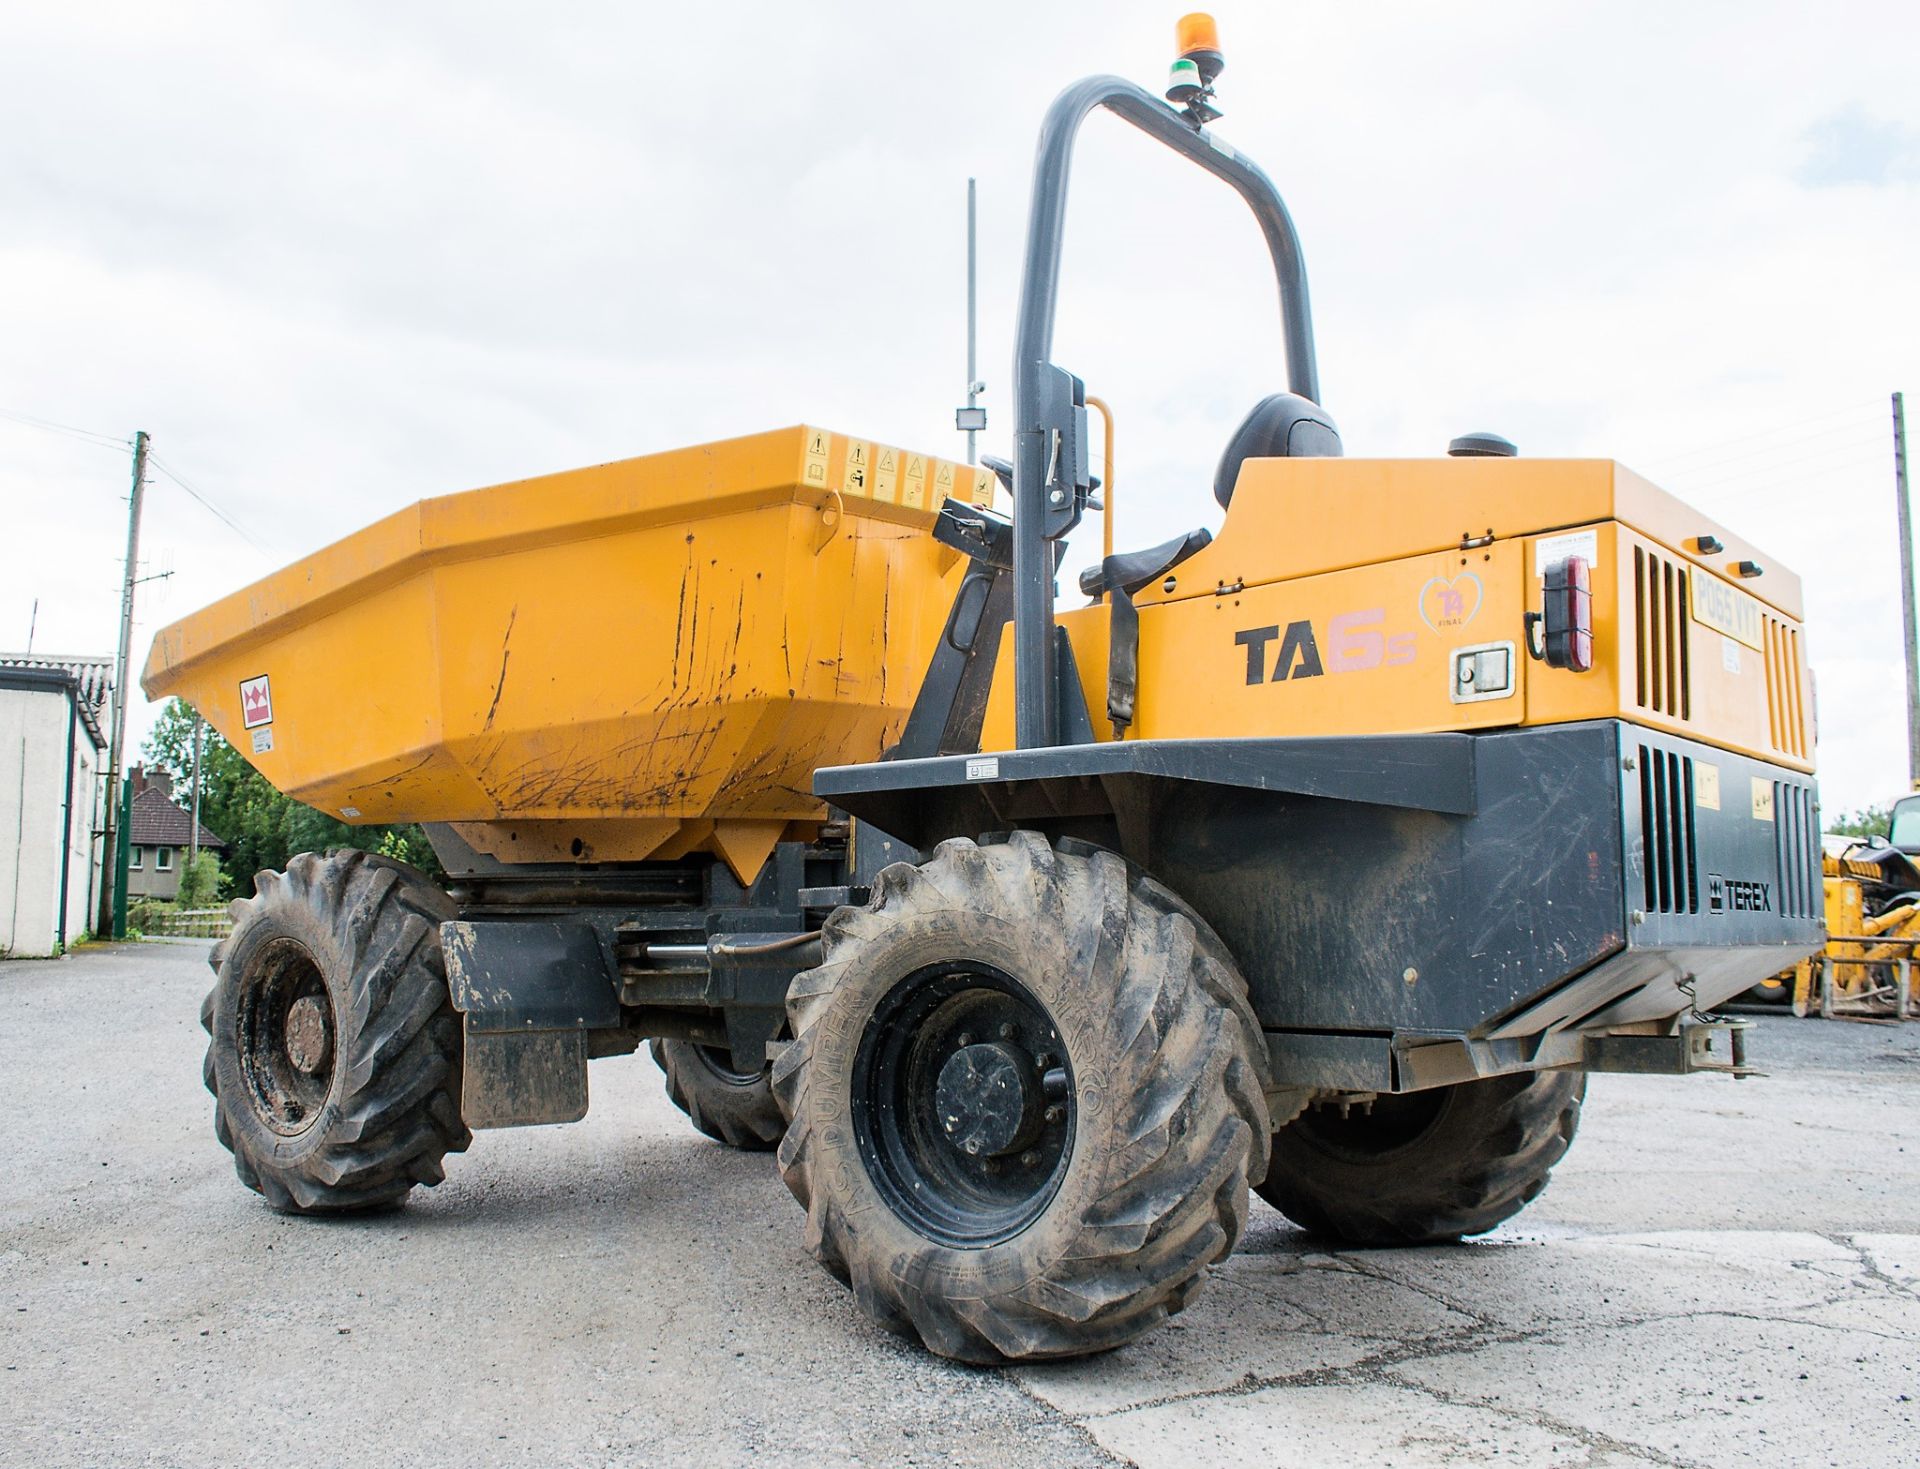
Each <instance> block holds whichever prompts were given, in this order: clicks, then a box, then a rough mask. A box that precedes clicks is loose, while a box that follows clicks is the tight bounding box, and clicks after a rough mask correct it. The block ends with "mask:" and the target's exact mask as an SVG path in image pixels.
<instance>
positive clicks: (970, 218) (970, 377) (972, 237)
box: [967, 179, 980, 464]
mask: <svg viewBox="0 0 1920 1469" xmlns="http://www.w3.org/2000/svg"><path fill="white" fill-rule="evenodd" d="M977 227H978V216H977V214H976V212H975V204H974V181H973V180H972V179H968V180H967V407H969V408H972V407H973V406H974V405H975V404H977V403H978V402H979V401H980V372H979V367H978V363H977V361H976V359H975V347H976V346H977V344H978V333H977V331H976V329H975V328H976V324H977V321H978V315H979V295H978V291H977V289H976V285H975V282H976V278H977V276H976V272H977V269H978V256H979V250H978V247H977V238H976V230H977ZM968 421H969V422H972V421H973V416H972V415H969V417H968ZM977 435H978V430H975V429H971V428H969V429H968V430H967V463H969V464H972V463H974V462H975V460H974V439H975V438H976V437H977Z"/></svg>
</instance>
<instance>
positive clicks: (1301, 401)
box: [1213, 393, 1341, 509]
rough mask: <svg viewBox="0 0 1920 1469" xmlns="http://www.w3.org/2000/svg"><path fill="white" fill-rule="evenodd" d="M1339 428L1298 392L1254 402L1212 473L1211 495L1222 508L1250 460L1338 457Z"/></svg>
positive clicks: (1228, 441) (1320, 409)
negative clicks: (1241, 471)
mask: <svg viewBox="0 0 1920 1469" xmlns="http://www.w3.org/2000/svg"><path fill="white" fill-rule="evenodd" d="M1340 455H1341V448H1340V430H1339V429H1338V428H1336V427H1334V423H1333V419H1332V418H1331V417H1329V416H1328V414H1327V410H1326V409H1324V408H1322V407H1321V406H1320V405H1319V404H1318V403H1315V402H1313V401H1312V400H1311V399H1309V398H1302V397H1301V396H1300V395H1299V394H1298V393H1275V394H1274V395H1273V396H1272V397H1270V398H1262V399H1261V400H1260V401H1259V402H1258V403H1257V404H1255V405H1254V409H1253V412H1251V413H1249V414H1248V415H1247V416H1246V417H1245V418H1244V419H1242V420H1241V422H1240V427H1239V428H1237V429H1235V430H1234V431H1233V437H1232V438H1231V439H1229V440H1227V452H1226V453H1224V454H1222V455H1221V456H1220V467H1219V468H1218V469H1216V470H1215V471H1214V473H1213V498H1214V499H1216V500H1218V501H1219V502H1220V506H1221V508H1222V509H1225V508H1226V506H1227V504H1228V502H1230V501H1231V500H1232V499H1233V487H1234V485H1235V484H1236V483H1238V482H1239V479H1240V466H1241V465H1243V464H1245V463H1246V462H1247V461H1248V460H1249V459H1302V458H1317V459H1338V458H1339V457H1340Z"/></svg>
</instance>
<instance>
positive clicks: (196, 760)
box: [187, 709, 206, 871]
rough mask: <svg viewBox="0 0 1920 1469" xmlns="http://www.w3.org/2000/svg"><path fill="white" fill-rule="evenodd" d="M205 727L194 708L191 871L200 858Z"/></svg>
mask: <svg viewBox="0 0 1920 1469" xmlns="http://www.w3.org/2000/svg"><path fill="white" fill-rule="evenodd" d="M205 728H206V726H205V725H203V724H202V723H201V722H200V711H199V710H198V709H196V710H194V711H193V777H192V780H193V791H192V795H191V797H190V799H191V802H192V817H193V825H192V827H191V828H190V829H189V830H188V832H187V868H188V870H189V871H191V870H192V868H193V864H194V863H195V862H197V861H199V860H200V735H201V731H202V730H203V729H205Z"/></svg>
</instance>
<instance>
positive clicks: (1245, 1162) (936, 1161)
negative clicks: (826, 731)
mask: <svg viewBox="0 0 1920 1469" xmlns="http://www.w3.org/2000/svg"><path fill="white" fill-rule="evenodd" d="M822 945H823V952H822V962H821V964H820V966H819V967H818V968H816V969H813V970H810V971H808V972H806V973H804V974H802V975H800V976H799V977H798V978H796V979H795V981H794V983H793V986H792V988H791V989H790V991H789V992H788V1000H787V1013H788V1016H789V1019H790V1021H791V1023H792V1027H793V1033H794V1037H795V1039H794V1041H793V1044H792V1045H790V1046H788V1047H787V1048H786V1050H785V1051H784V1052H783V1053H782V1054H781V1056H780V1059H779V1060H778V1061H777V1062H776V1063H775V1065H774V1071H773V1085H774V1091H775V1094H776V1095H777V1096H778V1097H779V1098H780V1101H781V1104H782V1106H783V1107H785V1109H786V1110H787V1113H788V1115H789V1117H790V1119H791V1121H790V1124H789V1127H788V1129H787V1134H786V1138H785V1140H784V1141H783V1142H782V1143H781V1145H780V1153H779V1160H780V1169H781V1174H782V1176H783V1177H784V1178H785V1180H786V1183H787V1186H788V1187H789V1188H790V1189H791V1190H792V1191H793V1194H794V1196H795V1197H796V1198H797V1199H799V1201H800V1202H801V1204H802V1205H803V1206H805V1208H806V1210H807V1233H806V1242H807V1246H808V1248H809V1250H810V1251H811V1252H812V1253H813V1255H814V1256H815V1258H816V1259H818V1260H819V1261H820V1262H821V1264H822V1265H824V1266H825V1267H826V1268H827V1269H828V1270H829V1271H831V1272H832V1273H833V1274H835V1275H836V1276H838V1277H839V1278H840V1279H841V1280H843V1281H846V1282H848V1283H849V1284H850V1285H851V1286H852V1287H853V1292H854V1297H855V1299H856V1301H857V1302H858V1304H859V1306H860V1307H861V1309H862V1310H864V1311H865V1312H866V1313H867V1314H868V1315H870V1316H871V1317H873V1318H874V1319H875V1320H877V1321H879V1322H880V1323H881V1324H882V1325H885V1326H887V1327H889V1328H891V1329H893V1330H895V1331H899V1332H902V1333H903V1334H907V1335H912V1336H917V1337H918V1338H919V1339H920V1340H921V1341H922V1342H924V1343H925V1344H926V1345H927V1347H929V1348H930V1349H931V1350H933V1351H934V1352H936V1353H938V1354H940V1355H941V1356H945V1357H953V1358H957V1359H959V1360H962V1361H968V1362H981V1363H993V1362H1003V1361H1018V1360H1029V1359H1034V1358H1045V1357H1068V1356H1077V1355H1080V1354H1083V1353H1088V1352H1097V1351H1104V1350H1106V1349H1108V1348H1110V1347H1116V1346H1119V1345H1121V1344H1122V1343H1124V1342H1128V1341H1132V1340H1133V1339H1134V1338H1136V1337H1138V1336H1140V1335H1141V1334H1142V1333H1144V1332H1146V1331H1148V1330H1150V1329H1151V1328H1152V1327H1154V1326H1155V1325H1157V1324H1158V1323H1159V1322H1161V1321H1163V1320H1164V1319H1166V1318H1167V1317H1168V1316H1170V1315H1172V1314H1173V1313H1174V1312H1176V1311H1179V1310H1180V1309H1181V1308H1182V1307H1183V1306H1185V1305H1186V1303H1187V1300H1188V1299H1189V1297H1190V1296H1191V1295H1192V1294H1193V1292H1194V1291H1195V1290H1196V1289H1198V1287H1199V1285H1200V1283H1201V1281H1202V1279H1203V1278H1204V1276H1205V1272H1206V1269H1207V1266H1209V1265H1210V1264H1212V1263H1214V1262H1215V1261H1218V1260H1221V1259H1224V1258H1225V1257H1226V1256H1227V1255H1228V1254H1229V1253H1231V1251H1232V1250H1233V1247H1234V1245H1235V1244H1236V1243H1237V1242H1238V1240H1239V1238H1240V1235H1241V1232H1242V1231H1243V1229H1244V1228H1245V1225H1246V1218H1247V1208H1248V1199H1247V1189H1248V1184H1249V1181H1250V1180H1252V1181H1257V1180H1258V1179H1259V1178H1260V1177H1261V1176H1262V1175H1263V1174H1264V1172H1265V1169H1266V1162H1267V1145H1268V1140H1269V1136H1270V1131H1269V1127H1268V1113H1267V1103H1266V1097H1265V1091H1264V1083H1265V1064H1264V1063H1265V1055H1264V1050H1263V1048H1262V1046H1261V1043H1260V1031H1259V1027H1258V1024H1257V1022H1256V1021H1255V1020H1254V1017H1253V1014H1252V1011H1251V1010H1250V1009H1249V1008H1248V1005H1247V1001H1246V987H1245V984H1244V982H1243V981H1242V979H1241V978H1240V975H1239V974H1238V972H1237V971H1236V970H1235V969H1234V967H1233V965H1232V962H1231V960H1230V959H1229V958H1228V956H1227V953H1226V950H1225V949H1224V948H1223V947H1222V946H1221V945H1220V942H1219V940H1218V939H1217V938H1216V937H1215V936H1214V935H1213V933H1212V931H1211V930H1210V929H1208V928H1207V927H1206V925H1205V924H1204V923H1203V922H1202V921H1201V920H1200V919H1199V918H1198V917H1197V916H1195V915H1194V914H1193V912H1192V911H1191V910H1190V909H1189V908H1187V906H1186V905H1185V904H1184V903H1182V902H1181V901H1180V900H1179V899H1178V898H1177V897H1175V896H1174V895H1173V894H1172V893H1171V892H1169V891H1168V890H1167V889H1165V888H1163V887H1161V886H1160V885H1159V884H1158V883H1155V882H1153V881H1152V880H1151V879H1149V878H1146V877H1143V876H1140V875H1138V874H1136V873H1134V872H1132V871H1131V870H1130V869H1129V868H1128V867H1127V865H1126V863H1125V862H1123V861H1122V860H1121V859H1120V858H1119V857H1117V856H1115V855H1114V854H1113V853H1111V852H1105V851H1100V850H1097V849H1093V848H1087V847H1081V846H1078V845H1075V846H1070V847H1069V846H1063V847H1062V849H1060V850H1055V849H1054V848H1053V847H1051V846H1049V845H1048V844H1047V842H1046V841H1045V840H1043V839H1042V838H1040V837H1039V836H1037V835H1035V834H1033V833H1031V832H1015V833H1014V834H1013V835H1012V836H1011V837H1010V838H1009V839H1008V840H1007V841H1005V842H1004V843H1002V844H997V845H989V846H977V845H975V844H974V843H973V842H970V841H965V840H955V841H948V842H944V843H942V844H941V845H940V847H939V849H938V850H937V851H936V852H935V854H934V856H933V858H932V860H930V861H929V862H927V863H926V864H925V865H923V866H920V867H912V866H908V865H907V864H905V863H901V864H897V865H895V866H893V867H889V868H887V869H886V870H885V871H884V872H882V873H881V874H880V877H879V879H878V881H877V882H876V883H875V884H874V889H873V896H872V900H871V901H870V902H869V903H868V905H867V906H866V907H865V908H864V909H854V908H841V909H838V910H836V911H835V912H834V914H833V915H832V916H831V917H830V918H829V919H828V921H827V923H826V926H825V928H824V930H823V934H822Z"/></svg>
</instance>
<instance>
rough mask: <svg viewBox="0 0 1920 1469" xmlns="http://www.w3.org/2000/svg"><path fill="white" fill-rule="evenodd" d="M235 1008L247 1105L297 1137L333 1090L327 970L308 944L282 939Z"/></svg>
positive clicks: (259, 960)
mask: <svg viewBox="0 0 1920 1469" xmlns="http://www.w3.org/2000/svg"><path fill="white" fill-rule="evenodd" d="M236 1008H237V1013H236V1016H235V1027H234V1028H235V1032H236V1033H235V1037H234V1039H235V1042H236V1045H235V1049H236V1051H237V1052H238V1055H239V1060H240V1072H241V1076H242V1078H243V1079H244V1081H245V1084H246V1093H247V1100H248V1101H249V1103H251V1105H252V1107H253V1110H254V1112H255V1114H256V1115H257V1116H258V1117H259V1118H260V1120H261V1121H262V1122H264V1123H265V1124H266V1125H267V1126H268V1127H270V1128H271V1129H272V1130H273V1131H275V1132H277V1133H279V1134H281V1135H282V1136H283V1137H297V1136H298V1135H299V1134H301V1133H303V1132H305V1131H306V1130H307V1129H308V1128H309V1127H311V1126H313V1123H314V1119H315V1118H317V1117H318V1116H319V1115H320V1109H321V1107H322V1106H323V1105H325V1103H326V1100H327V1093H328V1092H329V1091H331V1090H332V1088H333V1070H334V1059H335V1037H336V1035H337V1027H336V1024H335V1017H334V1013H333V1000H332V997H331V996H330V995H329V994H328V993H327V982H326V980H325V979H324V978H323V977H322V976H321V973H320V966H319V965H318V964H317V963H316V962H314V958H313V955H312V954H310V953H308V952H307V949H306V947H305V945H303V944H300V943H297V942H295V941H294V940H292V939H277V940H275V941H274V942H272V943H270V944H268V945H267V946H266V947H265V948H263V949H262V950H261V951H260V953H259V954H258V955H256V956H255V959H254V962H253V964H252V965H251V966H250V967H249V968H248V970H247V973H246V976H245V978H244V979H243V981H242V983H241V986H240V994H239V1003H238V1005H237V1007H236Z"/></svg>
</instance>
